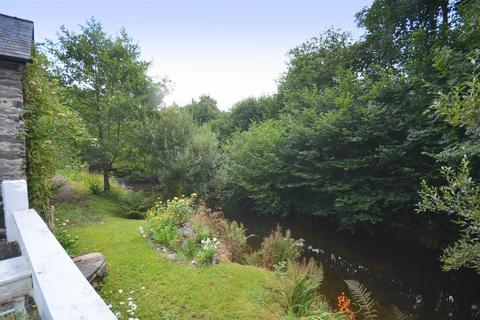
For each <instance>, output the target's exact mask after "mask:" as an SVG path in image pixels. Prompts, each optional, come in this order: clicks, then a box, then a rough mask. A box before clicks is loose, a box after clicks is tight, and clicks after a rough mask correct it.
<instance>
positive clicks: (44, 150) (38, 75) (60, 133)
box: [23, 49, 86, 214]
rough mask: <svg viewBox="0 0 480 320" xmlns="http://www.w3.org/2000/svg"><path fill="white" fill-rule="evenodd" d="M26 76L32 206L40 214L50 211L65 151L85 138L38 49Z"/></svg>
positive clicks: (82, 129) (25, 100) (28, 154)
mask: <svg viewBox="0 0 480 320" xmlns="http://www.w3.org/2000/svg"><path fill="white" fill-rule="evenodd" d="M32 59H33V61H32V63H31V64H28V65H27V67H26V69H25V72H24V76H23V88H24V90H23V92H24V97H23V100H24V105H25V113H24V119H25V133H26V143H27V162H28V167H27V175H28V187H29V196H30V200H31V202H32V206H33V207H34V208H36V209H37V210H38V211H39V212H40V213H42V214H45V213H46V212H49V211H50V205H51V204H50V203H51V200H52V197H53V182H52V179H53V177H54V175H55V172H56V170H57V168H58V166H59V164H60V161H61V159H62V158H63V157H64V156H65V155H66V154H71V156H74V155H75V153H76V152H75V150H74V149H72V147H73V146H75V145H77V144H78V143H79V141H81V140H82V139H84V138H86V134H85V130H84V127H83V123H82V120H81V119H80V118H79V117H78V115H77V114H76V113H75V112H74V111H72V110H71V109H69V108H68V107H66V106H65V105H63V104H62V102H61V98H60V97H59V95H58V94H59V87H58V85H57V83H56V82H55V81H53V80H52V77H51V74H50V73H49V72H48V70H47V66H48V61H47V59H46V57H45V56H44V55H43V54H42V53H40V52H38V51H37V50H36V49H34V50H33V51H32Z"/></svg>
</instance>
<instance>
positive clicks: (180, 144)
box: [132, 107, 220, 198]
mask: <svg viewBox="0 0 480 320" xmlns="http://www.w3.org/2000/svg"><path fill="white" fill-rule="evenodd" d="M138 134H139V137H138V140H139V141H142V143H141V144H140V145H141V148H142V153H144V154H146V155H147V157H146V158H145V166H144V168H145V171H146V172H147V173H148V174H150V175H153V176H155V177H157V179H158V183H159V189H160V191H161V192H162V194H163V195H164V196H165V197H167V198H171V197H173V196H178V195H181V194H190V193H192V192H198V193H199V194H200V195H202V196H206V195H207V194H208V193H209V192H210V191H211V190H212V188H213V185H212V184H213V178H214V177H215V175H216V171H217V167H218V165H219V162H220V154H219V150H218V141H217V138H216V135H215V134H214V133H213V132H212V131H211V130H210V129H209V127H207V126H202V127H199V126H197V125H195V123H194V121H193V119H192V116H191V115H190V114H189V113H188V112H186V111H185V110H184V109H181V108H178V107H168V108H163V109H162V110H161V111H159V112H158V113H156V114H155V115H154V116H152V117H151V118H149V120H148V121H147V123H146V125H145V126H144V128H143V129H142V130H140V131H139V132H138ZM132 161H137V162H138V159H132Z"/></svg>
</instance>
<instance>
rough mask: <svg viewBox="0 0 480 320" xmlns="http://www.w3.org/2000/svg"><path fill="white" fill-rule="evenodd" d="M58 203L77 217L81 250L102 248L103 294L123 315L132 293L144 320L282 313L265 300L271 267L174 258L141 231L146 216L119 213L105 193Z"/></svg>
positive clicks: (259, 316) (73, 229) (74, 228)
mask: <svg viewBox="0 0 480 320" xmlns="http://www.w3.org/2000/svg"><path fill="white" fill-rule="evenodd" d="M58 208H59V210H58V211H59V216H60V217H61V218H68V219H70V220H71V221H72V222H73V226H71V227H70V228H69V229H70V231H71V232H72V233H73V234H74V235H75V236H77V237H78V238H79V247H78V250H77V252H78V253H79V254H80V253H86V252H92V251H100V252H101V253H102V254H103V255H104V256H105V257H106V260H107V264H108V268H109V274H108V276H107V277H106V278H105V280H104V282H103V287H102V288H101V290H100V294H101V295H102V297H103V298H104V299H105V300H106V301H107V303H111V304H112V305H113V309H114V310H117V311H121V312H122V314H123V317H124V318H126V319H128V316H127V314H126V310H127V298H128V297H131V298H133V301H134V302H135V303H136V304H137V305H138V309H137V312H136V313H135V317H139V318H140V319H177V318H180V319H273V318H277V317H276V316H275V315H274V313H273V312H271V311H270V310H268V307H267V303H265V301H263V299H264V297H265V295H266V288H265V287H266V284H267V282H268V279H269V277H271V273H269V272H268V271H266V270H263V269H260V268H255V267H250V266H243V265H238V264H233V263H224V264H220V265H215V266H208V267H193V266H190V265H182V264H176V263H172V262H169V261H167V260H166V259H164V258H163V257H161V255H159V254H158V253H156V252H155V251H154V250H153V249H152V248H151V247H150V246H149V244H148V243H147V241H146V240H145V239H143V238H142V237H141V236H140V234H139V231H138V228H139V227H140V226H142V225H144V224H145V222H144V221H138V220H127V219H123V218H119V217H116V216H115V215H116V213H118V212H119V210H120V208H119V207H118V205H117V204H116V203H114V202H112V201H110V200H107V199H104V198H102V197H98V196H92V195H89V196H84V199H83V200H81V201H79V202H77V203H76V204H60V205H59V206H58ZM92 220H93V221H94V222H93V223H92V222H91V221H92ZM142 287H145V289H142ZM120 289H121V290H123V293H119V291H118V290H120ZM131 291H134V292H133V293H131V294H130V292H131ZM120 302H125V304H123V305H122V304H120Z"/></svg>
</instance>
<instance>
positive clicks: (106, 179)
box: [103, 167, 110, 193]
mask: <svg viewBox="0 0 480 320" xmlns="http://www.w3.org/2000/svg"><path fill="white" fill-rule="evenodd" d="M103 192H105V193H108V192H110V170H109V169H108V168H106V167H104V168H103Z"/></svg>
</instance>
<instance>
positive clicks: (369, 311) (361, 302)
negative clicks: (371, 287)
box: [345, 280, 378, 320]
mask: <svg viewBox="0 0 480 320" xmlns="http://www.w3.org/2000/svg"><path fill="white" fill-rule="evenodd" d="M345 283H346V284H347V287H348V290H350V293H351V294H352V299H353V301H355V303H356V304H358V306H359V307H360V310H359V313H360V314H361V315H362V316H363V317H364V318H365V319H367V320H372V319H377V316H378V312H377V310H376V308H375V301H374V300H373V299H372V294H371V293H370V292H369V291H367V289H366V288H365V287H364V286H363V285H362V284H361V283H360V282H358V281H356V280H345Z"/></svg>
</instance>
